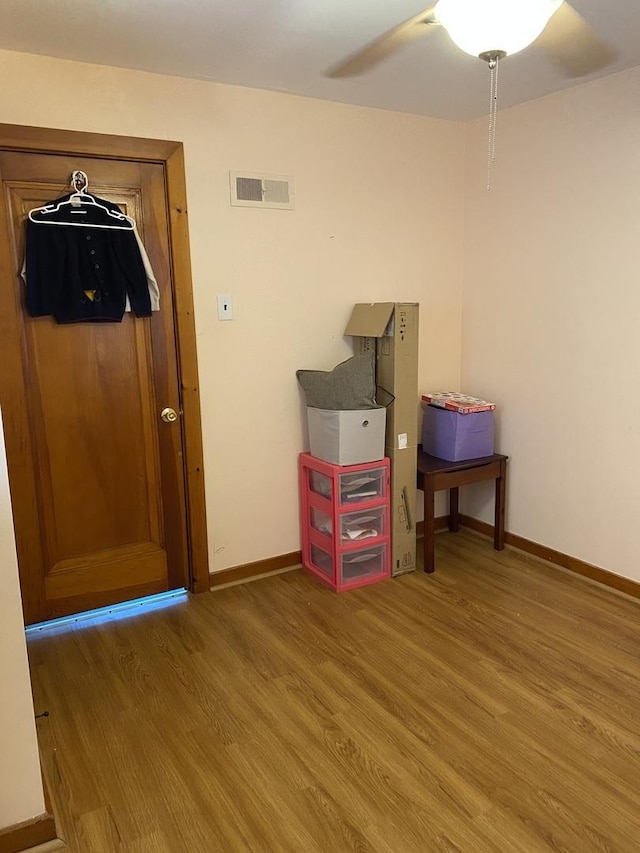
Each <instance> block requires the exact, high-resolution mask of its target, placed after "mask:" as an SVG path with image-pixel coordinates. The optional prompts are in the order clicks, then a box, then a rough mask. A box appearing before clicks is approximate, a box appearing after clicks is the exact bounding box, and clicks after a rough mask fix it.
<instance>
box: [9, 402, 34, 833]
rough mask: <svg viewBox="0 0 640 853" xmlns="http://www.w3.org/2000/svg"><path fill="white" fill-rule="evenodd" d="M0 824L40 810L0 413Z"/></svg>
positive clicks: (17, 821)
mask: <svg viewBox="0 0 640 853" xmlns="http://www.w3.org/2000/svg"><path fill="white" fill-rule="evenodd" d="M0 589H1V590H2V595H0V684H2V690H1V691H0V756H2V763H1V770H0V830H1V829H4V828H5V827H7V826H13V825H14V824H16V823H21V822H22V821H24V820H29V819H30V818H33V817H37V816H38V815H41V814H43V813H44V812H45V804H44V796H43V792H42V778H41V776H40V759H39V756H38V744H37V740H36V727H35V720H34V716H33V701H32V698H31V683H30V681H29V667H28V662H27V649H26V644H25V639H24V630H23V620H22V604H21V602H20V586H19V582H18V561H17V558H16V546H15V541H14V538H13V524H12V520H11V499H10V497H9V481H8V478H7V462H6V457H5V450H4V435H3V432H2V417H1V416H0Z"/></svg>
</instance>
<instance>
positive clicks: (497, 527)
mask: <svg viewBox="0 0 640 853" xmlns="http://www.w3.org/2000/svg"><path fill="white" fill-rule="evenodd" d="M506 486H507V462H506V459H502V460H501V462H500V476H499V477H496V516H495V524H494V527H493V547H494V548H495V549H496V551H502V549H503V548H504V506H505V498H506Z"/></svg>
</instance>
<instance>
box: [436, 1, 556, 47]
mask: <svg viewBox="0 0 640 853" xmlns="http://www.w3.org/2000/svg"><path fill="white" fill-rule="evenodd" d="M562 2H563V0H439V2H438V5H437V7H436V17H437V19H438V21H439V22H440V23H441V24H442V26H443V27H444V28H445V29H446V30H447V32H448V33H449V36H450V37H451V40H452V41H453V42H454V44H456V45H457V46H458V47H459V48H460V50H463V51H464V52H465V53H468V54H470V55H471V56H481V55H482V54H492V53H499V52H504V53H505V54H506V55H508V56H510V55H511V54H513V53H517V52H518V51H519V50H522V49H523V48H525V47H527V46H528V45H530V44H531V43H532V42H533V41H535V39H537V38H538V36H539V35H540V33H541V32H542V31H543V30H544V28H545V27H546V25H547V22H548V21H549V18H551V16H552V15H553V13H554V12H555V11H556V10H557V9H558V8H559V7H560V6H561V5H562Z"/></svg>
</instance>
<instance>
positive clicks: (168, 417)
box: [160, 406, 178, 424]
mask: <svg viewBox="0 0 640 853" xmlns="http://www.w3.org/2000/svg"><path fill="white" fill-rule="evenodd" d="M160 417H161V418H162V420H163V421H165V423H168V424H172V423H173V422H174V421H177V420H178V413H177V412H176V410H175V409H172V408H171V407H170V406H167V407H166V408H164V409H163V410H162V411H161V412H160Z"/></svg>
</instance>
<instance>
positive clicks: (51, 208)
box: [28, 170, 135, 231]
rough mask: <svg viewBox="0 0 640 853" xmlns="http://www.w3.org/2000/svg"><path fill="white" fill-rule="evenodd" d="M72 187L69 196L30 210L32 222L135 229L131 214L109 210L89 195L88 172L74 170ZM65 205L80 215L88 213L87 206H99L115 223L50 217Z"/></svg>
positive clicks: (29, 215)
mask: <svg viewBox="0 0 640 853" xmlns="http://www.w3.org/2000/svg"><path fill="white" fill-rule="evenodd" d="M71 187H72V189H73V190H75V192H74V193H73V194H72V195H71V196H69V198H66V199H61V200H60V201H54V202H51V204H45V205H44V206H43V207H34V208H33V209H32V210H30V211H29V213H28V217H29V219H30V220H31V222H35V223H36V224H38V225H70V226H71V227H72V228H78V227H79V228H107V229H109V230H111V229H116V230H118V231H133V229H134V228H135V222H134V220H133V219H131V217H130V216H126V215H125V214H124V213H120V211H115V210H109V208H108V207H105V205H104V204H100V202H98V201H96V199H95V198H94V197H93V196H91V195H89V193H88V188H89V179H88V178H87V175H86V172H81V171H79V170H77V171H75V172H73V174H72V175H71ZM65 207H70V208H71V209H72V210H71V212H72V213H76V214H78V215H79V216H81V215H82V214H86V213H87V207H98V208H100V210H103V211H104V212H105V213H106V214H107V215H108V216H109V217H110V218H111V219H113V220H114V224H113V225H111V224H109V225H97V224H95V223H92V222H80V221H78V222H69V221H63V220H59V219H50V218H49V217H50V215H51V214H53V213H56V212H57V211H59V210H61V209H62V208H65ZM83 208H84V209H83ZM36 217H43V218H36ZM116 223H119V224H116Z"/></svg>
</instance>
